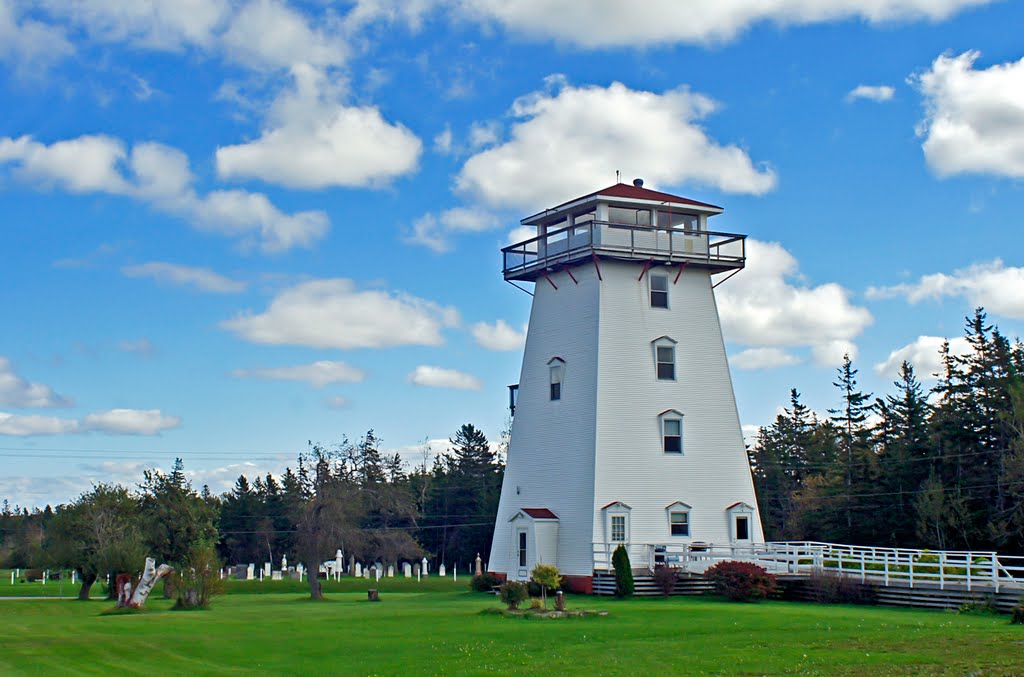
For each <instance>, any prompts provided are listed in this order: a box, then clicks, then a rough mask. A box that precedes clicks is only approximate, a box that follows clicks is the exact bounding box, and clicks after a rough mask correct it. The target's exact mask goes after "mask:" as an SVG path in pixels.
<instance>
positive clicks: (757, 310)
mask: <svg viewBox="0 0 1024 677" xmlns="http://www.w3.org/2000/svg"><path fill="white" fill-rule="evenodd" d="M746 247H747V249H746V251H747V267H746V269H745V270H744V271H743V272H741V273H740V274H738V275H736V276H735V277H733V278H732V279H730V280H729V281H728V282H726V283H725V284H723V285H722V286H720V287H718V288H717V289H716V290H715V293H716V295H717V301H718V310H719V315H720V316H721V319H722V329H723V332H724V334H725V336H726V338H727V339H728V340H729V341H731V342H736V343H740V344H744V345H749V346H810V347H811V348H812V355H813V357H814V359H815V361H816V362H818V363H819V364H831V363H832V362H833V361H834V357H835V354H836V351H841V352H840V353H839V355H840V359H841V357H842V351H847V350H851V349H852V348H853V345H852V343H851V341H852V340H853V339H854V338H855V337H856V336H858V335H859V334H860V333H861V332H862V331H863V330H864V328H865V327H867V326H868V325H869V324H871V322H872V317H871V313H870V312H868V310H867V309H866V308H862V307H859V306H855V305H853V304H852V303H851V302H850V292H849V291H848V290H846V289H844V288H843V287H842V286H840V285H838V284H836V283H834V282H831V283H826V284H821V285H817V286H811V285H808V284H805V283H803V282H801V281H799V265H798V263H797V260H796V259H795V258H794V257H793V255H792V254H790V253H789V252H788V251H786V250H785V249H784V248H783V247H782V245H780V244H778V243H775V242H761V241H759V240H754V239H749V238H748V239H747V244H746Z"/></svg>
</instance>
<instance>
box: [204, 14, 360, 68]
mask: <svg viewBox="0 0 1024 677" xmlns="http://www.w3.org/2000/svg"><path fill="white" fill-rule="evenodd" d="M200 1H201V0H200ZM318 23H319V24H320V25H319V26H314V25H313V23H311V22H310V20H309V19H308V18H307V17H306V16H305V15H304V14H303V13H302V12H299V11H297V10H295V9H293V8H291V7H289V6H288V4H287V3H284V2H277V1H275V0H252V1H251V2H248V3H246V4H244V5H241V6H240V8H239V9H238V11H237V12H236V13H235V14H234V15H233V16H232V17H231V21H230V24H229V25H228V27H227V30H226V31H225V32H224V33H223V35H222V36H221V42H222V45H223V48H224V51H225V53H226V54H227V55H228V56H229V58H231V60H233V61H235V62H237V63H240V64H242V65H245V66H249V67H252V68H257V69H263V68H281V67H288V66H291V65H292V64H296V63H304V64H309V65H311V66H319V67H324V66H334V65H339V64H341V63H343V62H344V60H345V58H346V56H347V54H348V46H347V45H346V44H345V42H344V40H343V38H342V36H341V34H340V31H339V30H338V29H339V24H338V20H337V19H336V18H335V17H333V16H331V15H329V16H327V17H324V18H323V19H322V20H321V21H318Z"/></svg>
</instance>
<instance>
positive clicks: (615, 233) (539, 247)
mask: <svg viewBox="0 0 1024 677" xmlns="http://www.w3.org/2000/svg"><path fill="white" fill-rule="evenodd" d="M746 237H747V236H746V235H738V234H736V233H720V232H715V231H707V230H692V229H687V230H682V229H675V228H664V227H654V226H634V225H627V224H623V223H611V222H607V221H590V222H588V223H585V224H579V225H574V226H568V227H566V228H559V229H558V230H553V231H549V232H548V233H545V234H544V235H540V236H538V237H534V238H531V239H529V240H526V241H525V242H519V243H517V244H514V245H510V246H508V247H505V248H503V249H502V250H501V252H502V257H503V271H504V273H505V276H506V277H509V276H514V275H516V274H519V273H524V272H527V271H529V270H530V269H532V268H534V267H537V268H546V267H550V266H551V265H553V264H557V263H564V262H569V261H573V260H575V259H578V258H582V257H583V256H586V255H589V254H590V253H591V252H593V253H596V254H598V255H606V256H621V257H627V258H636V259H638V260H639V259H658V260H666V261H690V262H695V263H705V264H707V265H711V266H716V267H721V268H723V269H726V268H740V267H742V266H743V264H744V261H745V260H746Z"/></svg>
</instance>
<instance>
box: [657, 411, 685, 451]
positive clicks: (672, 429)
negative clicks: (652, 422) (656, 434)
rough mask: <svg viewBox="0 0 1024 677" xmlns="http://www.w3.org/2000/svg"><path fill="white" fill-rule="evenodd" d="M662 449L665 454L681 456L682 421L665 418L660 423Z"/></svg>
mask: <svg viewBox="0 0 1024 677" xmlns="http://www.w3.org/2000/svg"><path fill="white" fill-rule="evenodd" d="M662 448H663V449H664V450H665V453H674V454H681V453H682V452H683V420H682V419H680V418H666V419H665V420H664V421H663V422H662Z"/></svg>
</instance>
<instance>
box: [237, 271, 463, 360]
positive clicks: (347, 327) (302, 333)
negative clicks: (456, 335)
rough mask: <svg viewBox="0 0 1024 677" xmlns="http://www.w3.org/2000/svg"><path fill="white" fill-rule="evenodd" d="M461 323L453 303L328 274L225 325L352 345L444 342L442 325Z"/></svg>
mask: <svg viewBox="0 0 1024 677" xmlns="http://www.w3.org/2000/svg"><path fill="white" fill-rule="evenodd" d="M458 323H459V314H458V311H456V310H455V309H454V308H451V307H444V306H440V305H438V304H436V303H434V302H432V301H427V300H424V299H420V298H417V297H415V296H411V295H409V294H405V293H401V292H391V293H389V292H385V291H378V290H364V291H360V290H357V289H356V286H355V283H354V282H353V281H352V280H347V279H327V280H314V281H311V282H304V283H302V284H299V285H296V286H294V287H290V288H288V289H285V290H284V291H282V292H280V293H279V294H278V295H277V296H276V297H275V298H274V299H273V300H272V301H271V303H270V306H269V307H268V308H267V309H266V311H264V312H263V313H260V314H255V315H254V314H252V313H241V314H239V315H237V316H236V317H234V318H233V319H230V320H226V321H225V322H223V323H221V326H222V327H224V328H225V329H228V330H230V331H232V332H234V333H235V334H237V335H238V336H239V337H241V338H243V339H245V340H247V341H251V342H253V343H267V344H272V345H301V346H309V347H313V348H341V349H350V348H384V347H391V346H401V345H427V346H436V345H441V344H442V343H444V337H443V335H442V333H441V330H442V329H444V328H446V327H454V326H457V325H458Z"/></svg>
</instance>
